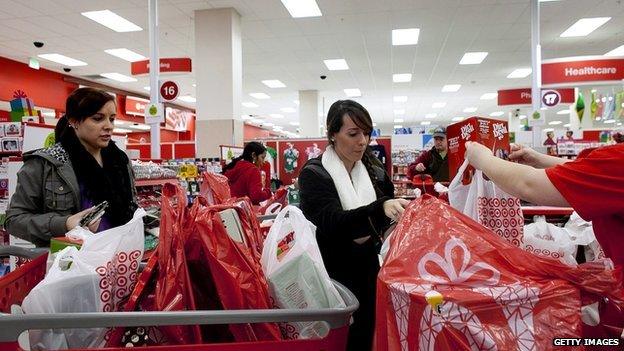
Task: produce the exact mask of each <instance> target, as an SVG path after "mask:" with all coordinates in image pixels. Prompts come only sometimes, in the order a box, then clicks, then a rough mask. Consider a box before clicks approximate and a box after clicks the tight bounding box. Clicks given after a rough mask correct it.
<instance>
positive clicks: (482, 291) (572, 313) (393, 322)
mask: <svg viewBox="0 0 624 351" xmlns="http://www.w3.org/2000/svg"><path fill="white" fill-rule="evenodd" d="M389 240H390V241H391V244H390V249H389V252H388V254H387V256H386V260H385V262H384V265H383V266H382V267H381V270H380V273H379V276H378V284H377V311H376V350H378V351H387V350H401V351H410V350H438V351H441V350H453V351H457V350H550V349H552V347H553V346H552V345H553V339H554V338H575V337H581V336H582V335H583V334H582V322H581V312H580V307H581V295H586V296H596V297H608V298H609V300H611V301H622V291H621V288H622V286H621V281H619V280H618V279H617V278H616V276H615V272H614V271H612V270H608V269H606V267H605V265H602V264H597V263H586V264H582V265H578V266H576V267H571V266H567V265H564V264H562V263H560V262H559V261H556V260H553V259H549V258H546V257H541V256H535V255H533V254H531V253H528V252H526V251H524V250H522V249H520V248H518V247H516V246H514V245H512V244H510V243H508V242H506V241H505V240H501V238H500V237H499V236H498V235H497V234H495V233H494V232H492V231H491V230H489V229H487V228H485V227H483V226H482V225H480V224H478V223H476V222H475V221H473V220H472V219H470V218H468V217H467V216H465V215H463V214H461V213H460V212H458V211H457V210H455V209H453V208H451V207H450V206H448V205H447V204H445V203H443V202H442V201H440V200H438V199H436V198H434V197H432V196H429V195H425V196H424V197H422V198H420V199H416V200H414V201H412V203H411V204H410V205H409V206H408V207H407V208H406V210H405V212H404V213H403V215H402V217H401V220H400V221H399V223H398V225H397V228H396V229H395V231H394V232H393V234H392V236H391V237H390V238H389Z"/></svg>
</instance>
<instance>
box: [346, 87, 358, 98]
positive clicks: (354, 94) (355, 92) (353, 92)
mask: <svg viewBox="0 0 624 351" xmlns="http://www.w3.org/2000/svg"><path fill="white" fill-rule="evenodd" d="M344 92H345V94H347V96H348V97H358V96H362V92H361V91H360V89H356V88H354V89H345V90H344Z"/></svg>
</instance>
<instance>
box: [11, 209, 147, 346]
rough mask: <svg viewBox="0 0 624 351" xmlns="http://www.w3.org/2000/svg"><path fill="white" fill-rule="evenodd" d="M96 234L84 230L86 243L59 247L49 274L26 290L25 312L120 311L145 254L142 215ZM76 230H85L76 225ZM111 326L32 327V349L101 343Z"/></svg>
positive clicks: (131, 288) (139, 214)
mask: <svg viewBox="0 0 624 351" xmlns="http://www.w3.org/2000/svg"><path fill="white" fill-rule="evenodd" d="M144 215H145V211H143V210H142V209H138V210H136V212H135V213H134V217H133V218H132V219H131V220H130V221H129V222H128V223H126V224H124V225H122V226H119V227H115V228H111V229H108V230H105V231H103V232H100V233H98V234H95V235H94V234H91V233H82V235H80V236H81V237H83V238H84V241H83V244H82V247H81V248H80V249H77V248H75V247H73V246H69V247H66V248H65V249H63V250H61V251H60V252H59V253H58V254H57V255H56V258H55V259H54V262H53V263H52V266H51V267H50V269H49V271H48V273H47V274H46V277H45V278H44V279H43V280H42V281H41V282H40V283H39V284H37V286H35V287H34V288H33V289H32V290H31V292H30V293H29V294H28V296H26V298H25V299H24V302H23V304H22V308H23V309H24V312H25V313H27V314H30V313H66V312H111V311H120V310H122V308H123V303H124V302H125V299H127V297H128V296H129V295H130V293H131V292H132V290H133V289H134V286H135V284H136V282H137V271H138V269H139V262H140V261H141V258H142V257H143V245H144V243H143V216H144ZM74 231H86V229H83V228H76V229H74ZM106 331H107V329H105V328H93V329H87V328H83V329H63V330H57V329H53V330H31V331H30V345H31V348H32V349H33V350H44V349H46V350H47V349H53V350H57V349H66V348H87V347H101V346H103V345H104V338H105V334H106Z"/></svg>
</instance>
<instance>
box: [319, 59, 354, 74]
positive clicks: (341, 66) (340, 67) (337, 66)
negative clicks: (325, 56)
mask: <svg viewBox="0 0 624 351" xmlns="http://www.w3.org/2000/svg"><path fill="white" fill-rule="evenodd" d="M323 62H324V63H325V66H326V67H327V69H328V70H330V71H344V70H347V69H349V65H348V64H347V61H345V59H330V60H323Z"/></svg>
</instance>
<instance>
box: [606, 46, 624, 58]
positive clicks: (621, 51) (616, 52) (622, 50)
mask: <svg viewBox="0 0 624 351" xmlns="http://www.w3.org/2000/svg"><path fill="white" fill-rule="evenodd" d="M605 56H624V45H622V46H618V47H617V48H615V49H613V50H611V51H609V52H607V53H606V54H605Z"/></svg>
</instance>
